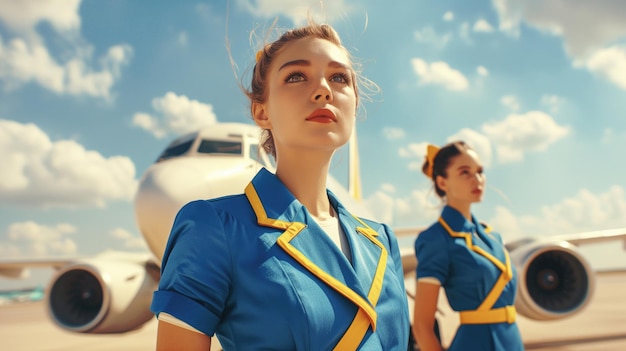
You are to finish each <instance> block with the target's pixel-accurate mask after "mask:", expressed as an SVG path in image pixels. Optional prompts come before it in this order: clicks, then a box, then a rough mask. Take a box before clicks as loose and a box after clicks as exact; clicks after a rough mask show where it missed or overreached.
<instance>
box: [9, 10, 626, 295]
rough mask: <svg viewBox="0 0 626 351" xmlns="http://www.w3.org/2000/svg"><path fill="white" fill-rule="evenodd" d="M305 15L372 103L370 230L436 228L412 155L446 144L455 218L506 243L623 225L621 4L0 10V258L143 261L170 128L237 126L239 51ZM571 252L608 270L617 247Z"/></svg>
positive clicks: (248, 55)
mask: <svg viewBox="0 0 626 351" xmlns="http://www.w3.org/2000/svg"><path fill="white" fill-rule="evenodd" d="M307 12H309V13H310V14H311V16H312V17H313V18H315V19H316V20H317V21H318V22H327V23H330V24H332V25H333V26H334V27H335V28H336V29H337V31H338V32H339V34H340V35H341V37H342V40H343V43H344V45H345V46H346V47H347V48H348V49H349V50H350V52H351V53H352V55H353V56H354V60H355V63H356V64H357V65H358V68H359V69H360V70H361V72H362V74H363V75H364V77H366V78H367V79H369V80H371V81H373V82H375V83H376V85H377V86H378V88H379V91H377V92H376V91H363V92H364V93H365V92H369V94H367V96H365V95H364V96H362V100H363V101H362V104H361V108H360V110H359V115H358V116H357V133H358V141H359V154H360V164H361V179H362V186H363V189H362V191H363V197H364V201H365V203H366V205H367V206H368V207H369V209H370V210H371V211H372V213H375V214H376V216H377V219H379V220H381V221H384V222H386V223H388V224H390V225H391V226H392V227H407V226H426V225H428V224H430V223H431V222H432V221H434V220H436V218H437V215H438V213H439V210H440V205H441V204H440V201H439V199H438V198H437V197H436V196H435V193H434V191H433V189H432V184H431V183H430V181H429V180H428V179H427V178H426V177H425V176H424V175H423V174H422V173H421V165H422V162H423V160H424V154H425V150H426V145H427V144H428V143H433V144H436V145H443V144H445V143H447V142H449V141H451V140H458V139H462V140H465V141H466V142H468V143H469V144H470V145H471V146H473V147H474V149H476V151H477V152H478V154H479V155H480V157H481V160H482V162H483V164H484V166H485V173H486V175H487V191H486V193H485V197H484V200H483V202H482V203H480V204H477V205H475V206H474V207H473V208H472V210H473V212H474V214H475V215H476V217H478V218H479V219H480V220H482V221H484V222H486V223H488V224H490V225H491V226H492V227H493V228H494V230H496V231H498V232H500V233H501V234H502V235H503V237H504V239H505V240H507V241H510V240H515V239H518V238H522V237H525V236H550V235H558V234H568V233H577V232H583V231H592V230H603V229H614V228H622V227H624V228H626V193H625V188H626V178H625V177H624V174H626V163H625V162H624V151H625V150H626V21H624V20H623V19H624V18H626V3H624V2H623V1H621V0H598V1H594V2H589V1H586V0H567V1H565V0H550V1H523V0H491V1H489V0H474V1H471V2H470V1H451V0H440V1H423V0H417V1H416V0H405V1H393V2H383V1H376V0H365V1H356V0H333V1H326V2H325V3H323V4H320V2H319V1H312V0H301V1H296V0H292V1H290V0H256V1H255V0H230V1H177V2H171V1H170V2H165V1H162V2H159V1H154V2H152V1H151V2H145V1H144V2H140V1H130V0H112V1H94V0H85V1H81V0H58V1H54V2H47V1H43V0H22V1H0V257H2V258H11V259H30V258H36V257H50V256H54V257H57V256H58V257H65V256H84V255H94V254H97V253H99V252H101V251H103V250H106V249H114V250H123V251H131V252H143V251H146V250H147V246H146V244H145V242H144V240H143V238H142V236H141V233H140V232H139V230H138V228H137V226H136V223H135V219H134V212H133V197H134V194H135V191H136V188H137V184H138V182H139V180H140V178H141V175H142V174H143V172H144V171H145V170H146V169H147V168H148V167H149V166H150V165H151V163H153V162H154V161H155V160H156V158H157V156H158V155H159V154H160V153H161V151H162V150H163V149H164V148H165V146H166V145H167V144H168V143H169V142H170V141H171V140H173V139H174V138H176V137H177V136H179V135H181V134H183V133H186V132H190V131H193V130H195V129H197V128H200V127H203V126H207V125H211V124H214V123H217V122H242V123H252V121H251V119H250V115H249V109H248V107H249V104H248V101H247V100H246V98H245V96H244V95H243V94H242V92H241V89H240V85H241V84H243V85H244V86H247V82H248V81H249V72H250V69H251V68H252V65H253V61H254V54H255V52H256V51H257V50H258V49H259V48H260V47H261V45H262V44H263V43H264V42H265V41H267V40H270V39H274V38H275V35H274V34H275V30H277V29H278V30H280V29H286V28H290V27H293V26H296V25H299V24H302V23H303V21H304V20H305V19H306V14H307ZM273 23H275V24H274V25H273ZM272 29H274V31H273V30H272ZM246 79H247V80H246ZM331 172H332V174H333V176H335V177H336V178H337V179H339V180H340V181H343V180H344V179H347V162H346V159H345V157H336V158H335V160H334V162H333V167H332V170H331ZM402 244H403V245H410V244H411V242H410V240H407V239H404V241H402ZM586 255H589V257H590V259H592V264H593V266H594V267H596V268H607V267H609V268H610V267H614V266H626V252H625V251H624V245H621V243H612V244H606V245H605V244H603V245H600V246H595V247H591V248H588V249H587V251H586ZM43 275H45V273H34V275H33V276H32V277H31V278H30V279H28V280H25V281H21V282H17V283H16V282H14V281H10V280H6V279H0V289H2V288H3V287H10V286H15V285H16V284H18V285H19V284H32V282H33V281H41V280H42V279H45V278H42V276H43ZM37 279H39V280H37Z"/></svg>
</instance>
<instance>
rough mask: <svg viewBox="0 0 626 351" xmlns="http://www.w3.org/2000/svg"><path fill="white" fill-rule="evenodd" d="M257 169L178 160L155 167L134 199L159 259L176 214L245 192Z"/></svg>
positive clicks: (142, 227) (141, 227) (247, 164)
mask: <svg viewBox="0 0 626 351" xmlns="http://www.w3.org/2000/svg"><path fill="white" fill-rule="evenodd" d="M258 168H259V167H258V166H255V164H254V163H252V162H242V160H241V159H232V160H221V161H220V164H219V165H216V161H215V160H209V159H199V158H189V157H187V158H177V159H169V160H166V161H162V162H158V163H155V164H153V165H152V166H151V167H150V168H149V169H148V170H147V171H146V173H145V174H144V176H143V178H142V179H141V181H140V184H139V189H138V190H137V194H136V196H135V218H136V221H137V224H138V226H139V230H140V231H141V233H142V235H143V236H144V238H145V240H146V242H147V244H148V246H149V248H150V250H151V251H152V252H153V253H154V254H155V255H156V256H157V258H158V259H159V260H160V259H161V257H162V255H163V251H164V250H165V245H166V244H167V239H168V236H169V233H170V230H171V227H172V224H173V223H174V218H175V217H176V214H177V213H178V211H179V210H180V208H181V207H183V206H184V205H185V204H186V203H188V202H190V201H193V200H199V199H210V198H215V197H219V196H224V195H230V194H236V193H242V192H243V189H244V188H245V186H246V185H247V184H248V182H249V181H250V180H251V179H252V177H253V176H254V174H255V173H256V171H257V170H258Z"/></svg>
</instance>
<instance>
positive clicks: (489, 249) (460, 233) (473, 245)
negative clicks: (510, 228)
mask: <svg viewBox="0 0 626 351" xmlns="http://www.w3.org/2000/svg"><path fill="white" fill-rule="evenodd" d="M472 220H473V222H474V224H475V227H476V230H477V232H478V235H480V236H481V238H483V239H484V240H489V241H490V243H489V245H479V244H478V243H477V242H475V240H473V238H472V233H471V229H468V228H469V226H468V225H467V224H468V221H467V220H466V219H465V217H463V216H462V215H461V214H460V213H459V212H458V211H456V210H455V209H453V208H451V207H449V206H446V207H445V208H444V210H443V212H442V214H441V217H440V218H439V222H440V223H441V224H442V225H443V227H444V228H445V229H446V230H447V231H448V233H449V234H450V235H451V236H453V237H456V238H463V239H464V240H465V243H466V244H467V247H468V248H469V249H470V250H472V251H474V252H475V253H477V254H479V255H481V256H483V257H485V258H486V259H488V260H489V261H490V262H491V263H493V264H494V265H495V266H496V267H498V269H499V270H500V271H502V272H504V273H505V274H506V275H511V274H512V271H511V265H510V263H509V261H508V259H507V257H506V253H505V252H504V250H503V248H501V246H502V245H499V243H496V241H495V239H494V238H492V237H491V235H489V234H488V233H487V232H486V231H485V230H484V229H483V227H482V225H481V224H480V223H477V222H476V219H475V218H474V217H472ZM472 229H473V228H472Z"/></svg>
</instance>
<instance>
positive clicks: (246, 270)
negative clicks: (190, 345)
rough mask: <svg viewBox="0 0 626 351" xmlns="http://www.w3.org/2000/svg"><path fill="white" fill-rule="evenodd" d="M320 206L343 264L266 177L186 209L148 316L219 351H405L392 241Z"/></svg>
mask: <svg viewBox="0 0 626 351" xmlns="http://www.w3.org/2000/svg"><path fill="white" fill-rule="evenodd" d="M328 197H329V199H330V202H331V205H332V206H333V208H334V209H335V211H336V213H337V214H338V216H339V222H340V224H341V226H342V229H343V231H344V233H345V235H346V237H347V241H348V243H349V245H350V252H351V257H352V262H350V261H348V259H347V258H346V256H345V255H344V254H343V253H342V251H341V250H340V248H339V247H337V245H335V243H334V242H333V241H332V240H331V239H330V237H328V235H327V234H326V233H325V232H323V230H322V229H321V228H320V227H319V225H318V224H317V223H316V222H315V220H314V219H313V217H311V215H310V213H309V212H308V211H307V209H306V208H305V207H304V206H303V205H302V204H301V203H300V202H299V201H298V200H296V199H295V198H294V197H293V195H292V194H291V193H290V192H289V191H288V190H287V188H286V187H285V186H284V185H283V184H282V183H281V182H280V180H279V179H278V178H276V176H275V175H274V174H272V173H270V172H269V171H267V170H265V169H262V170H261V171H259V173H257V175H256V176H255V177H254V179H253V180H252V182H251V183H250V184H249V185H248V186H247V187H246V190H245V194H240V195H233V196H226V197H222V198H218V199H213V200H199V201H194V202H191V203H189V204H187V205H185V206H184V207H183V208H182V209H181V210H180V211H179V213H178V215H177V217H176V219H175V221H174V225H173V227H172V231H171V234H170V237H169V240H168V243H167V247H166V249H165V253H164V256H163V261H162V267H161V273H162V274H161V280H160V282H159V288H158V290H157V291H156V292H155V293H154V298H153V301H152V306H151V310H152V311H153V312H154V313H155V314H157V315H158V314H159V313H160V312H166V313H169V314H171V315H173V316H174V317H176V318H178V319H180V320H182V321H184V322H186V323H187V324H189V325H191V326H193V327H194V328H196V329H198V330H200V331H202V332H203V333H205V334H207V335H213V334H214V333H215V334H217V337H218V339H219V341H220V343H221V345H222V347H223V348H224V350H246V351H247V350H290V351H292V350H314V351H319V350H333V349H338V350H356V349H358V350H384V351H391V350H403V351H404V350H406V349H407V344H408V340H409V330H410V329H409V328H410V325H409V322H410V321H409V313H408V305H407V298H406V292H405V290H404V279H403V269H402V261H401V259H400V253H399V249H398V244H397V241H396V238H395V236H394V234H393V232H392V231H391V230H390V229H389V228H388V227H387V226H386V225H384V224H380V223H377V222H372V221H369V220H364V219H359V218H356V217H353V216H352V215H351V214H350V213H348V211H347V210H346V209H345V208H344V207H343V206H342V205H341V204H340V203H339V202H338V200H337V198H336V197H335V196H334V194H333V193H332V192H330V191H328ZM181 343H184V340H181Z"/></svg>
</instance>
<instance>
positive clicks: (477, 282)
mask: <svg viewBox="0 0 626 351" xmlns="http://www.w3.org/2000/svg"><path fill="white" fill-rule="evenodd" d="M415 254H416V256H417V261H418V265H417V279H420V278H424V277H433V278H436V279H437V280H439V282H441V286H442V287H443V288H444V289H445V292H446V296H447V298H448V302H449V303H450V307H452V309H453V310H455V311H459V312H461V311H464V312H461V313H460V318H461V324H460V326H459V329H458V330H457V332H456V335H455V336H454V340H453V341H452V343H451V345H450V347H449V348H448V350H449V351H457V350H463V351H473V350H476V351H490V350H493V351H496V350H498V351H500V350H501V351H518V350H524V346H523V343H522V340H521V336H520V332H519V329H518V327H517V323H515V316H516V313H515V307H513V305H514V302H515V294H516V289H517V274H516V272H515V269H514V267H512V266H511V263H510V260H509V257H508V253H507V252H506V249H505V248H504V245H503V244H502V238H501V237H500V235H499V234H497V233H494V232H491V231H490V230H489V228H485V227H484V226H483V225H481V224H480V223H479V222H477V221H476V218H474V217H473V216H472V221H471V222H470V221H468V220H466V219H465V217H463V215H461V213H459V212H458V211H457V210H455V209H453V208H452V207H449V206H446V207H445V208H444V209H443V211H442V213H441V217H440V219H439V221H438V222H436V223H434V224H433V225H432V226H430V227H429V228H428V229H427V230H425V231H424V232H422V233H420V234H419V235H418V237H417V239H416V240H415ZM507 306H508V307H507Z"/></svg>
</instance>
